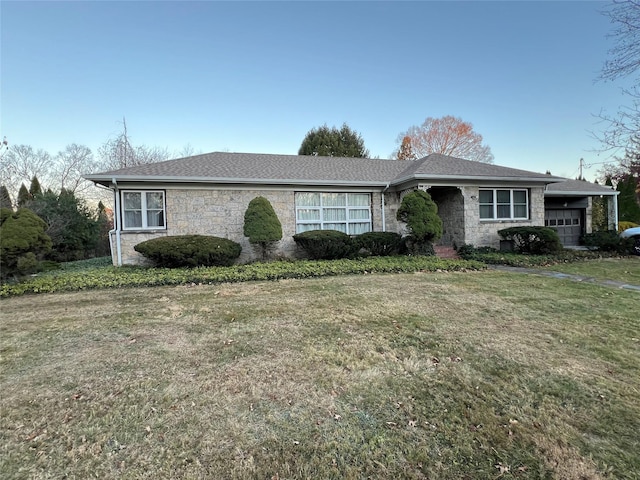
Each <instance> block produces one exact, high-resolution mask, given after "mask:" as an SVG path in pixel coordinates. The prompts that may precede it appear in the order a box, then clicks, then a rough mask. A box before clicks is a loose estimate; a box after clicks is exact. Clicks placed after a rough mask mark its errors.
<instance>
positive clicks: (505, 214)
mask: <svg viewBox="0 0 640 480" xmlns="http://www.w3.org/2000/svg"><path fill="white" fill-rule="evenodd" d="M510 217H511V206H510V205H498V218H510Z"/></svg>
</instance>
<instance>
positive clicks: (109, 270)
mask: <svg viewBox="0 0 640 480" xmlns="http://www.w3.org/2000/svg"><path fill="white" fill-rule="evenodd" d="M485 268H486V265H485V264H484V263H482V262H477V261H467V260H452V259H444V258H437V257H408V256H394V257H369V258H361V259H341V260H332V261H324V260H298V261H277V262H271V263H251V264H246V265H234V266H230V267H198V268H180V269H175V268H144V267H113V266H111V267H103V268H97V269H93V270H87V271H71V272H65V271H56V272H49V273H48V274H46V275H42V276H38V277H34V278H30V279H28V280H26V281H24V282H21V283H13V284H4V285H0V297H9V296H15V295H23V294H27V293H55V292H65V291H78V290H90V289H99V288H122V287H150V286H159V285H191V284H196V285H198V284H218V283H234V282H246V281H252V280H258V281H264V280H282V279H294V278H313V277H325V276H333V275H356V274H370V273H412V272H420V271H425V272H435V271H469V270H484V269H485Z"/></svg>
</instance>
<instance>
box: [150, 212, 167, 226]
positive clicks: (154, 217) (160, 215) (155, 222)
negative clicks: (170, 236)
mask: <svg viewBox="0 0 640 480" xmlns="http://www.w3.org/2000/svg"><path fill="white" fill-rule="evenodd" d="M147 227H164V212H163V211H162V210H147Z"/></svg>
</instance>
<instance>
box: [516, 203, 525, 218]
mask: <svg viewBox="0 0 640 480" xmlns="http://www.w3.org/2000/svg"><path fill="white" fill-rule="evenodd" d="M513 215H514V216H515V217H516V218H527V206H526V205H514V206H513Z"/></svg>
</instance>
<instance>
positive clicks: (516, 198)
mask: <svg viewBox="0 0 640 480" xmlns="http://www.w3.org/2000/svg"><path fill="white" fill-rule="evenodd" d="M513 203H527V192H526V191H525V190H514V191H513Z"/></svg>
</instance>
